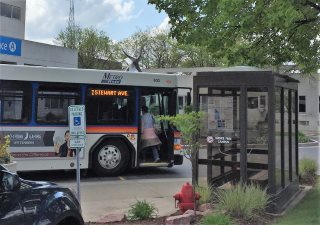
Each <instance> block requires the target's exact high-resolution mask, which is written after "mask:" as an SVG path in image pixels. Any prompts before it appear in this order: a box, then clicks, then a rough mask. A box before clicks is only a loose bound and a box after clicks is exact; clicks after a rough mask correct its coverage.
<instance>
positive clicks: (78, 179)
mask: <svg viewBox="0 0 320 225" xmlns="http://www.w3.org/2000/svg"><path fill="white" fill-rule="evenodd" d="M80 150H81V148H76V152H77V198H78V201H79V202H80V156H79V153H80Z"/></svg>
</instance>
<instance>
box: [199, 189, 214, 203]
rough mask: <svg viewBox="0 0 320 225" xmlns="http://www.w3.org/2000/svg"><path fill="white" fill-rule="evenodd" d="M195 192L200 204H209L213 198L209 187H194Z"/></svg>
mask: <svg viewBox="0 0 320 225" xmlns="http://www.w3.org/2000/svg"><path fill="white" fill-rule="evenodd" d="M196 192H198V193H199V194H200V196H201V197H200V201H199V203H200V204H204V203H210V202H211V201H212V197H213V189H212V187H211V186H206V187H202V186H196Z"/></svg>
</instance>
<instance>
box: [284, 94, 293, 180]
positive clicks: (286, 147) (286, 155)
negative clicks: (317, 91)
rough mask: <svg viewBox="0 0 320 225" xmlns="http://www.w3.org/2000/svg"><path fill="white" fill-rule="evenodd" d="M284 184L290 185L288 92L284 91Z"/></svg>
mask: <svg viewBox="0 0 320 225" xmlns="http://www.w3.org/2000/svg"><path fill="white" fill-rule="evenodd" d="M283 113H284V178H285V179H284V182H285V186H286V185H288V184H289V183H290V180H289V167H290V161H291V160H290V161H289V150H290V149H289V141H290V139H289V90H288V89H284V112H283Z"/></svg>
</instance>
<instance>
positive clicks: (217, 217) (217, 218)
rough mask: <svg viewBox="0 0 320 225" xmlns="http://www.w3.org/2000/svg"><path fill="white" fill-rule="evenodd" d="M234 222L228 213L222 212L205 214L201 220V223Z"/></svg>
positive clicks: (202, 224)
mask: <svg viewBox="0 0 320 225" xmlns="http://www.w3.org/2000/svg"><path fill="white" fill-rule="evenodd" d="M232 224H233V222H232V220H231V218H230V217H229V216H228V215H224V214H222V213H218V214H210V215H207V216H204V217H203V218H202V219H201V221H200V225H232Z"/></svg>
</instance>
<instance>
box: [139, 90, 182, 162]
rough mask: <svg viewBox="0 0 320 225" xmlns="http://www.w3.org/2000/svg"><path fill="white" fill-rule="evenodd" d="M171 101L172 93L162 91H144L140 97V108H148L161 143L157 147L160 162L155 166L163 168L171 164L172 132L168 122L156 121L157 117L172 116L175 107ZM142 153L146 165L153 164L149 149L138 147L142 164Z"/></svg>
mask: <svg viewBox="0 0 320 225" xmlns="http://www.w3.org/2000/svg"><path fill="white" fill-rule="evenodd" d="M173 99H175V98H174V97H173V92H169V91H163V90H162V91H161V90H159V91H155V90H154V89H153V90H149V91H148V90H144V91H143V92H142V95H141V107H142V106H146V107H147V108H148V111H149V113H151V114H152V115H153V117H154V119H155V130H156V133H157V135H158V137H159V139H160V141H161V145H160V146H159V151H158V152H159V156H160V162H159V163H157V164H161V166H162V164H163V166H171V165H172V163H173V158H174V156H173V145H174V131H173V128H172V127H171V126H170V124H169V123H168V122H166V121H159V119H157V116H160V115H172V114H174V113H175V108H176V107H175V106H174V103H173V102H172V101H173ZM172 108H174V110H172ZM171 110H172V112H171ZM140 124H141V123H140ZM140 143H141V142H140ZM140 146H141V145H140ZM143 152H145V154H144V156H146V159H145V161H146V163H148V162H153V160H152V159H153V158H152V150H151V149H150V148H145V149H142V146H141V147H140V154H139V156H140V162H142V159H143ZM143 163H145V162H143ZM143 163H142V164H143ZM140 165H141V164H140ZM158 166H160V165H158Z"/></svg>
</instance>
